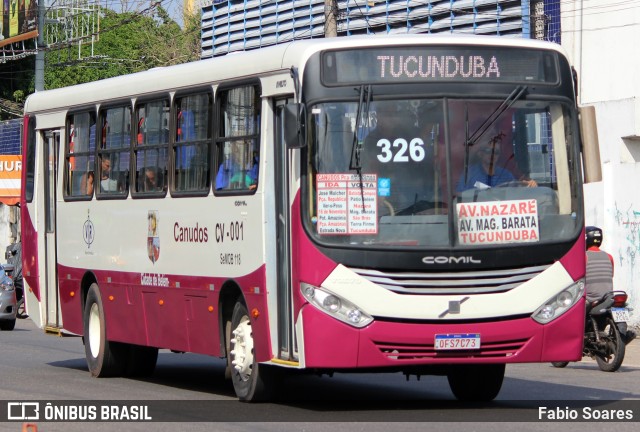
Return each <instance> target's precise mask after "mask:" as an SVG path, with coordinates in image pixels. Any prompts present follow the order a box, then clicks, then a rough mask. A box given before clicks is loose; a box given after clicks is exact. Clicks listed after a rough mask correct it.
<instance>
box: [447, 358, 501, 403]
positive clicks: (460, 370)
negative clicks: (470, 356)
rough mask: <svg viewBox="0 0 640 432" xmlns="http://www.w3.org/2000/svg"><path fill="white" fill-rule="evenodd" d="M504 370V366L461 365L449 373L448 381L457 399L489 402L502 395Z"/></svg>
mask: <svg viewBox="0 0 640 432" xmlns="http://www.w3.org/2000/svg"><path fill="white" fill-rule="evenodd" d="M504 370H505V365H504V364H472V365H460V366H454V367H453V368H452V369H451V370H450V371H449V373H448V374H447V379H448V381H449V387H451V391H452V392H453V394H454V396H455V397H456V399H458V400H461V401H477V402H488V401H492V400H493V399H495V398H496V396H498V393H500V389H501V388H502V381H503V380H504Z"/></svg>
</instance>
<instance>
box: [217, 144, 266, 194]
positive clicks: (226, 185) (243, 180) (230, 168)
mask: <svg viewBox="0 0 640 432" xmlns="http://www.w3.org/2000/svg"><path fill="white" fill-rule="evenodd" d="M230 150H231V149H230V147H229V146H225V148H224V152H225V155H224V161H223V162H222V163H221V164H220V166H219V167H218V174H217V175H216V190H222V189H249V190H254V189H256V187H257V186H258V161H259V157H258V154H257V152H254V153H253V161H252V163H251V165H250V166H248V167H245V168H243V166H242V163H241V157H240V155H241V153H239V152H236V153H234V154H231V153H230Z"/></svg>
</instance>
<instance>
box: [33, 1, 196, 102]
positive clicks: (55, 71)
mask: <svg viewBox="0 0 640 432" xmlns="http://www.w3.org/2000/svg"><path fill="white" fill-rule="evenodd" d="M197 20H198V22H197V25H196V26H195V27H194V26H193V25H191V27H190V28H185V30H182V29H181V28H180V26H179V25H178V24H177V23H176V22H175V21H174V20H172V19H171V17H170V16H169V14H168V13H167V12H166V11H165V10H164V9H163V8H162V7H158V8H156V9H155V11H154V13H153V15H150V16H148V15H143V14H139V13H134V12H125V13H116V12H114V11H112V10H110V9H102V16H101V19H100V34H99V39H98V40H97V42H95V44H94V47H93V55H92V53H91V46H90V44H89V43H88V42H87V43H85V45H84V46H83V47H82V48H81V51H80V52H81V55H78V46H77V45H75V46H74V47H72V48H70V49H68V50H67V49H63V50H55V51H51V52H48V53H47V55H46V65H47V67H46V72H45V88H46V89H54V88H58V87H65V86H70V85H74V84H80V83H85V82H90V81H96V80H100V79H104V78H110V77H114V76H119V75H124V74H129V73H133V72H140V71H143V70H147V69H150V68H153V67H159V66H168V65H173V64H178V63H184V62H187V61H194V60H198V59H199V55H200V32H199V28H200V27H199V26H200V23H199V18H197ZM185 27H186V26H185ZM194 29H195V30H194Z"/></svg>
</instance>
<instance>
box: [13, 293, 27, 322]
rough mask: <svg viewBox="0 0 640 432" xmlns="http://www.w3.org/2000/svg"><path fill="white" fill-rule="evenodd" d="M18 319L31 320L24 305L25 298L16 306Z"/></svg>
mask: <svg viewBox="0 0 640 432" xmlns="http://www.w3.org/2000/svg"><path fill="white" fill-rule="evenodd" d="M16 318H19V319H25V318H29V315H27V308H26V307H25V304H24V298H21V299H20V300H18V304H17V305H16Z"/></svg>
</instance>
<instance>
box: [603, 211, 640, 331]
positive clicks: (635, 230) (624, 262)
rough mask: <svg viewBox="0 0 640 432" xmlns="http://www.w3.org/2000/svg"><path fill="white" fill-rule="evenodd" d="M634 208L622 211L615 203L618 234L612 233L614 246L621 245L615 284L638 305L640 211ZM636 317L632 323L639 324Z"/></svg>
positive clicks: (615, 229) (633, 303)
mask: <svg viewBox="0 0 640 432" xmlns="http://www.w3.org/2000/svg"><path fill="white" fill-rule="evenodd" d="M633 207H634V206H633V205H632V204H631V205H629V206H628V208H626V209H621V208H620V207H619V206H618V203H617V202H616V203H615V207H614V209H613V220H614V221H615V225H616V226H615V227H614V231H616V232H613V233H611V235H613V236H614V237H615V240H614V242H613V244H618V245H619V247H618V253H617V257H616V258H617V261H618V265H617V266H616V270H615V280H614V282H615V283H616V286H617V287H619V288H620V289H624V290H625V291H627V294H628V295H629V303H630V304H631V305H635V304H637V303H638V302H637V300H638V298H637V297H638V289H637V288H636V287H635V284H634V281H635V280H638V278H639V277H640V273H638V271H639V270H640V269H637V268H636V265H635V264H636V260H637V259H639V258H640V210H635V209H634V208H633ZM605 236H606V233H605ZM622 272H624V273H622ZM620 283H621V284H622V286H620ZM634 315H635V316H632V322H636V323H638V322H639V321H640V317H639V316H638V315H637V314H634Z"/></svg>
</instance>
